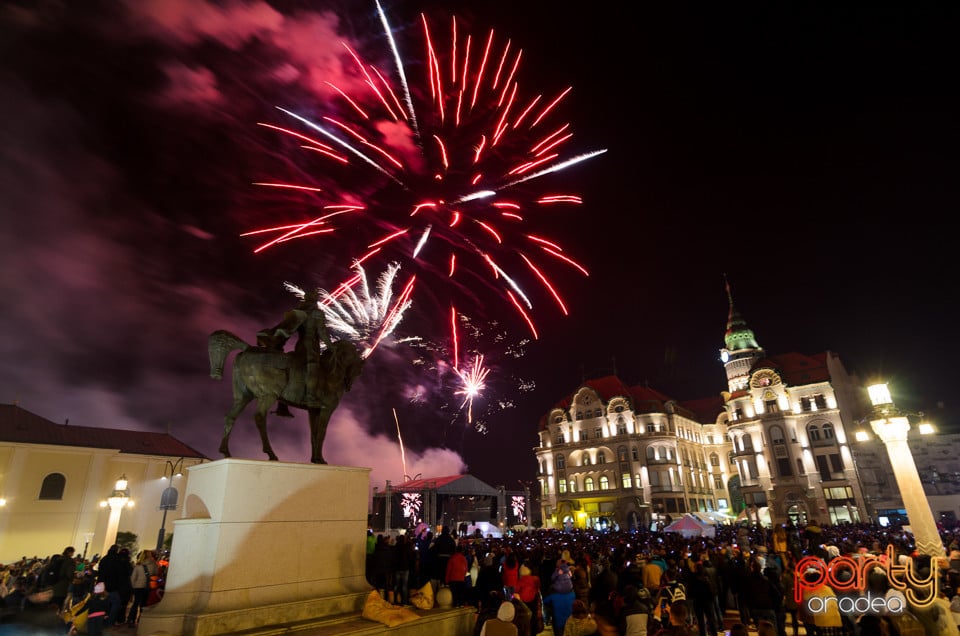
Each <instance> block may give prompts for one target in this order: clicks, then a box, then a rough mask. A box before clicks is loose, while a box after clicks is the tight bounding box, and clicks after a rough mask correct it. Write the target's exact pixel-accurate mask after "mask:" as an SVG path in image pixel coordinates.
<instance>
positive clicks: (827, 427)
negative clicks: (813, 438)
mask: <svg viewBox="0 0 960 636" xmlns="http://www.w3.org/2000/svg"><path fill="white" fill-rule="evenodd" d="M820 430H822V431H823V439H833V425H832V424H824V425H823V427H822V428H821V429H820Z"/></svg>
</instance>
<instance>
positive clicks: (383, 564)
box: [370, 534, 395, 601]
mask: <svg viewBox="0 0 960 636" xmlns="http://www.w3.org/2000/svg"><path fill="white" fill-rule="evenodd" d="M394 553H395V546H394V545H391V544H390V538H388V537H386V536H384V535H383V534H378V535H377V543H376V545H375V546H374V548H373V566H372V568H371V570H370V572H371V575H372V576H373V586H374V587H375V588H376V589H377V591H378V592H379V593H380V596H381V597H382V598H383V599H384V600H386V601H392V600H393V557H394Z"/></svg>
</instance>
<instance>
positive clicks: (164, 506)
mask: <svg viewBox="0 0 960 636" xmlns="http://www.w3.org/2000/svg"><path fill="white" fill-rule="evenodd" d="M167 469H169V470H170V479H171V480H172V479H174V478H179V477H182V476H183V457H181V458H180V459H178V460H177V461H176V462H171V461H170V460H169V459H168V460H167V464H166V466H164V467H163V477H161V479H162V480H163V481H166V480H167ZM179 496H180V493H178V492H177V489H176V488H174V487H173V485H172V484H171V485H170V486H167V487H166V488H164V490H163V493H161V495H160V510H163V520H162V521H161V522H160V531H159V532H157V552H158V553H159V552H161V551H162V550H163V540H164V538H165V535H166V532H167V511H168V510H176V509H177V498H178V497H179Z"/></svg>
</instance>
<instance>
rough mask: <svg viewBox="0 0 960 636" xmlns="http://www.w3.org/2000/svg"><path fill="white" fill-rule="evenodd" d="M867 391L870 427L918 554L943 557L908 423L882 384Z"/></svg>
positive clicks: (942, 549)
mask: <svg viewBox="0 0 960 636" xmlns="http://www.w3.org/2000/svg"><path fill="white" fill-rule="evenodd" d="M880 387H882V389H881V388H880ZM869 388H870V399H871V401H872V402H873V405H874V410H873V414H872V415H871V416H870V428H872V429H873V432H874V433H876V435H877V437H879V438H880V439H881V440H882V441H883V444H884V446H886V447H887V454H888V455H889V456H890V465H891V466H892V467H893V476H894V478H896V480H897V487H899V488H900V498H901V499H902V500H903V505H904V508H906V510H907V517H909V519H910V528H911V529H912V531H913V538H914V541H915V542H916V545H917V551H918V552H919V553H920V554H927V555H930V556H932V557H940V556H944V555H945V551H944V548H943V540H942V539H941V538H940V531H939V530H937V522H936V520H935V519H934V517H933V512H932V511H931V510H930V503H929V502H928V501H927V495H926V493H924V492H923V483H922V482H921V481H920V473H918V472H917V464H916V462H915V461H914V460H913V453H912V452H911V451H910V446H909V445H908V444H907V433H908V432H909V431H910V420H908V419H907V417H906V415H905V414H903V413H901V412H900V411H899V410H897V408H896V407H895V406H894V404H893V401H892V400H891V399H890V392H889V391H888V390H887V387H886V385H885V384H884V385H876V386H871V387H869Z"/></svg>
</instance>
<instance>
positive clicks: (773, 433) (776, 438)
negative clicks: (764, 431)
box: [770, 426, 787, 444]
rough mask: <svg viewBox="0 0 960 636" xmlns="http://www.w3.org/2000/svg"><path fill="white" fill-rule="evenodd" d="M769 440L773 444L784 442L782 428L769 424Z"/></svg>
mask: <svg viewBox="0 0 960 636" xmlns="http://www.w3.org/2000/svg"><path fill="white" fill-rule="evenodd" d="M770 441H771V442H772V443H774V444H786V443H787V441H786V440H785V439H784V438H783V429H782V428H780V427H779V426H771V427H770Z"/></svg>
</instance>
